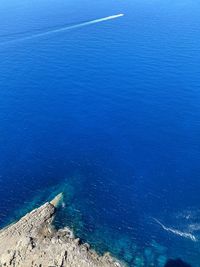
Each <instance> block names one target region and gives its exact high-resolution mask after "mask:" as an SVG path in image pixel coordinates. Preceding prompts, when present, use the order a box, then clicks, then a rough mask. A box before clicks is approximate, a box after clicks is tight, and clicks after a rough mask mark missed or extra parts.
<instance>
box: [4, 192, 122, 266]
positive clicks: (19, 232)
mask: <svg viewBox="0 0 200 267" xmlns="http://www.w3.org/2000/svg"><path fill="white" fill-rule="evenodd" d="M61 197H62V195H61V194H60V195H58V196H57V197H56V198H55V199H54V200H52V201H51V202H47V203H45V204H44V205H42V206H41V207H39V208H37V209H35V210H33V211H32V212H30V213H28V214H27V215H25V216H24V217H23V218H21V219H20V220H19V221H18V222H17V223H15V224H12V225H10V226H8V227H6V228H4V229H2V230H1V231H0V267H6V266H13V267H14V266H15V267H57V266H60V267H119V266H120V267H121V266H122V265H121V263H119V262H118V261H116V260H115V259H114V258H112V257H111V256H110V255H109V254H105V255H104V256H99V255H98V254H97V253H96V252H95V251H94V250H91V249H90V248H89V245H88V244H80V241H79V239H78V238H75V237H74V235H73V233H72V231H71V230H70V229H68V228H64V229H60V230H55V229H54V228H53V227H52V225H51V223H52V220H53V217H54V215H55V212H56V206H57V203H58V201H59V200H60V198H61Z"/></svg>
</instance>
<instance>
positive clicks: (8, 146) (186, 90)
mask: <svg viewBox="0 0 200 267" xmlns="http://www.w3.org/2000/svg"><path fill="white" fill-rule="evenodd" d="M199 10H200V2H199V1H196V0H173V1H172V0H165V1H161V0H149V1H147V0H135V1H133V0H123V1H122V0H118V1H113V0H110V1H106V0H102V1H96V0H93V1H92V0H82V1H80V0H76V1H72V0H70V1H63V0H56V1H53V0H48V1H47V0H40V1H39V0H33V1H28V0H21V1H17V0H12V1H11V0H1V3H0V25H1V27H0V203H1V206H0V224H1V225H2V226H3V225H5V224H7V223H8V222H9V221H11V220H15V219H17V218H19V217H20V216H21V215H23V214H24V213H25V212H26V211H28V210H30V209H32V208H33V207H36V206H38V205H40V204H41V203H42V202H44V201H46V200H47V199H50V198H51V197H53V196H54V195H55V194H56V193H57V192H60V191H64V193H65V205H63V206H62V207H61V208H60V211H59V214H58V218H57V222H56V223H57V224H58V225H59V226H61V225H66V224H68V225H70V226H71V227H72V228H73V229H74V231H75V232H76V233H77V235H79V236H81V238H82V239H83V240H84V241H87V242H89V243H90V244H92V245H93V247H95V248H96V249H97V250H98V251H100V252H104V251H107V250H110V251H111V252H112V253H113V254H114V255H116V256H117V257H118V258H120V259H122V260H125V261H126V262H127V263H128V264H129V265H130V266H160V267H161V266H163V265H164V263H165V261H166V259H167V258H171V257H173V258H177V257H181V258H182V259H184V260H185V261H187V262H189V263H190V264H191V265H192V266H195V267H196V266H200V257H199V255H200V254H199V253H200V242H199V241H198V239H199V240H200V232H199V231H200V194H199V192H200V180H199V175H200V164H199V162H200V109H199V101H200V91H199V89H200V75H199V67H200V66H199V62H200V45H199V44H200V30H199V25H200V16H199ZM118 13H124V14H125V16H124V17H122V18H118V19H116V20H111V21H107V22H102V23H99V24H96V25H91V26H88V27H83V28H79V29H74V30H71V31H66V32H60V33H56V34H52V35H48V36H43V37H40V38H35V39H31V40H26V41H24V42H22V41H21V42H12V43H5V42H6V41H8V40H14V39H17V38H19V36H20V37H21V36H22V37H23V36H29V35H32V34H33V33H35V32H38V31H39V32H43V31H48V30H49V29H52V28H59V27H63V25H73V24H76V23H81V22H84V21H90V20H93V19H97V18H101V17H106V16H110V15H113V14H118ZM19 33H23V34H19ZM157 220H158V221H159V222H160V223H161V224H162V225H163V226H164V227H162V225H160V224H159V223H158V221H157ZM167 229H168V230H167ZM171 230H173V232H172V231H171ZM174 230H175V231H176V233H175V232H174ZM177 231H179V232H178V233H177ZM180 233H181V234H182V233H184V234H185V233H186V234H190V235H191V236H192V237H195V238H196V239H195V240H196V241H194V240H191V238H190V237H189V238H188V236H185V237H184V236H181V235H180ZM151 264H152V265H151Z"/></svg>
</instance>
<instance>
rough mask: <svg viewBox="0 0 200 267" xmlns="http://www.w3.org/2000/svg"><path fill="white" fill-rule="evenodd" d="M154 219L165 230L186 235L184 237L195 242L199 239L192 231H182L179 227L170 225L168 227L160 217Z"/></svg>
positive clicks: (182, 235)
mask: <svg viewBox="0 0 200 267" xmlns="http://www.w3.org/2000/svg"><path fill="white" fill-rule="evenodd" d="M153 220H154V221H155V222H157V223H158V224H159V225H160V226H161V227H162V228H163V229H164V230H165V231H167V232H171V233H173V234H175V235H178V236H181V237H184V238H187V239H191V240H192V241H194V242H197V241H198V239H197V238H196V237H195V236H194V235H192V234H191V233H187V232H182V231H179V230H177V229H173V228H170V227H166V226H165V225H164V224H162V223H161V222H160V221H159V220H158V219H156V218H153Z"/></svg>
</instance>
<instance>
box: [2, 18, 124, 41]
mask: <svg viewBox="0 0 200 267" xmlns="http://www.w3.org/2000/svg"><path fill="white" fill-rule="evenodd" d="M122 16H124V14H122V13H121V14H117V15H112V16H108V17H104V18H100V19H94V20H90V21H86V22H82V23H79V24H75V25H71V26H65V27H62V28H58V29H53V30H49V31H45V32H41V33H35V34H32V35H28V36H25V37H20V38H17V39H13V40H8V41H5V42H2V43H0V45H2V44H7V43H16V42H20V41H26V40H31V39H35V38H39V37H43V36H47V35H51V34H55V33H60V32H64V31H68V30H73V29H77V28H82V27H85V26H89V25H92V24H97V23H101V22H104V21H108V20H113V19H117V18H119V17H122Z"/></svg>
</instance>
